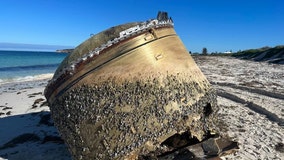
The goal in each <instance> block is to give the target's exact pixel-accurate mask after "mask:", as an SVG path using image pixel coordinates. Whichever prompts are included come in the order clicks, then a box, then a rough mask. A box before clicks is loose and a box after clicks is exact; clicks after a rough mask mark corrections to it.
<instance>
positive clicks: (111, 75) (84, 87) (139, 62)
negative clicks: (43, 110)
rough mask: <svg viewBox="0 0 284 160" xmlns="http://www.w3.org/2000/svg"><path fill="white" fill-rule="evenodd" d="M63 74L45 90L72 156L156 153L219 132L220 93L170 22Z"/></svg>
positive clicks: (126, 156) (122, 156)
mask: <svg viewBox="0 0 284 160" xmlns="http://www.w3.org/2000/svg"><path fill="white" fill-rule="evenodd" d="M114 30H115V28H114ZM105 41H106V40H105ZM81 47H82V46H81ZM83 47H84V46H83ZM77 50H84V49H81V48H80V47H79V48H78V49H77ZM74 54H75V53H74ZM78 55H79V54H78ZM70 57H72V55H70V56H69V57H68V58H70ZM68 58H67V60H65V62H69V61H70V62H71V61H74V58H73V60H68ZM66 64H67V63H65V65H66ZM68 65H70V64H68ZM62 66H63V67H64V65H62ZM62 66H61V67H62ZM57 74H58V73H57ZM62 75H63V78H62ZM62 75H61V77H60V78H58V79H56V80H55V81H54V83H52V84H51V85H49V86H48V87H47V92H46V93H47V94H46V95H47V98H48V102H49V104H50V109H51V113H52V117H53V118H54V122H55V125H56V126H57V127H58V129H59V131H60V133H61V135H62V137H63V139H64V140H65V142H66V143H67V145H68V147H69V150H70V152H71V153H72V155H73V158H74V159H139V158H140V159H141V158H142V159H143V157H144V158H145V157H151V156H153V157H158V156H160V155H162V154H164V153H166V152H169V151H173V150H175V149H176V148H178V147H181V146H182V144H183V143H180V144H178V145H171V144H170V143H171V142H172V140H171V139H173V138H175V137H176V136H177V137H179V136H187V139H188V141H191V140H194V141H202V140H204V139H205V138H206V136H207V135H208V133H209V132H210V131H212V130H214V129H215V126H214V122H215V120H216V112H217V110H218V106H217V102H216V94H215V92H214V90H213V89H212V88H211V87H210V84H209V82H208V81H207V79H206V77H205V76H204V75H203V74H202V72H201V71H200V69H199V68H198V66H197V65H196V63H195V62H194V60H193V59H192V57H191V56H190V55H189V53H188V51H187V50H186V48H185V46H184V45H183V43H182V42H181V40H180V38H179V37H178V36H177V34H176V32H175V31H174V29H173V27H171V26H166V27H160V28H155V27H153V28H150V29H148V30H147V31H144V32H141V33H139V34H135V35H132V36H129V37H128V38H126V39H124V40H122V41H120V42H119V43H116V44H114V45H112V46H110V47H107V48H106V49H104V50H102V52H101V53H100V54H99V55H97V56H95V57H94V58H90V59H87V60H86V61H84V62H80V63H79V64H77V65H76V68H75V70H74V73H72V74H66V77H64V76H65V74H62ZM186 143H188V142H186ZM183 145H184V144H183Z"/></svg>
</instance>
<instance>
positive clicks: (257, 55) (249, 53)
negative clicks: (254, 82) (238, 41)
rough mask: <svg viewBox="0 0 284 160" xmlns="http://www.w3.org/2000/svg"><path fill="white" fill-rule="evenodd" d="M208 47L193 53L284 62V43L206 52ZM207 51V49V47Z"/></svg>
mask: <svg viewBox="0 0 284 160" xmlns="http://www.w3.org/2000/svg"><path fill="white" fill-rule="evenodd" d="M205 49H206V48H203V50H202V53H201V54H199V53H193V55H208V56H227V57H235V58H238V59H244V60H252V61H266V62H268V63H277V64H284V45H279V46H275V47H268V46H265V47H261V48H258V49H248V50H243V51H241V50H240V51H238V52H229V53H226V52H225V53H224V52H219V53H218V52H214V53H211V54H204V53H205V51H204V50H205ZM206 53H207V49H206Z"/></svg>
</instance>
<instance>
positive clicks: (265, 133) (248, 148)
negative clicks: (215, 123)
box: [0, 56, 284, 160]
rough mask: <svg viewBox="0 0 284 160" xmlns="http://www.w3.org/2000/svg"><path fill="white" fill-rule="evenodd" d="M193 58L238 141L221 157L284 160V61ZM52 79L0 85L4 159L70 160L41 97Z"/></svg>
mask: <svg viewBox="0 0 284 160" xmlns="http://www.w3.org/2000/svg"><path fill="white" fill-rule="evenodd" d="M194 59H195V61H196V62H197V64H198V65H199V67H200V68H201V70H202V71H203V73H204V74H205V75H206V76H207V78H208V80H209V81H210V82H211V83H212V86H213V87H214V88H216V90H217V93H218V104H219V105H220V106H221V110H220V111H219V112H220V120H221V123H222V124H223V126H224V127H222V129H221V131H222V134H224V135H228V136H229V137H231V138H232V139H233V140H234V141H237V142H238V143H239V147H240V149H239V151H238V152H236V153H235V154H233V155H228V156H225V157H223V159H244V160H247V159H279V160H281V159H284V145H283V144H284V138H283V137H284V121H283V119H284V65H277V64H268V63H265V62H252V61H245V60H238V59H234V58H228V57H205V56H198V57H196V56H194ZM50 78H51V75H50V76H49V77H44V79H38V80H35V81H26V82H18V83H7V84H1V85H0V159H9V160H20V159H21V160H22V159H29V160H38V159H45V160H51V159H63V160H69V159H71V156H70V154H69V152H68V150H67V148H66V146H65V144H64V143H63V141H62V140H61V139H60V136H59V134H58V132H57V130H56V128H55V127H54V126H53V122H52V120H51V119H50V114H49V108H48V106H47V105H46V99H45V98H44V96H43V91H44V88H45V86H46V84H47V81H48V80H49V79H50Z"/></svg>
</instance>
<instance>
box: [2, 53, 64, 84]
mask: <svg viewBox="0 0 284 160" xmlns="http://www.w3.org/2000/svg"><path fill="white" fill-rule="evenodd" d="M66 56H67V54H62V53H56V52H35V51H0V84H3V83H7V82H14V81H15V82H16V81H25V80H33V79H34V78H36V77H37V78H38V77H44V76H46V75H50V74H53V73H54V72H55V70H56V68H57V67H58V66H59V64H60V63H61V62H62V61H63V59H64V58H65V57H66Z"/></svg>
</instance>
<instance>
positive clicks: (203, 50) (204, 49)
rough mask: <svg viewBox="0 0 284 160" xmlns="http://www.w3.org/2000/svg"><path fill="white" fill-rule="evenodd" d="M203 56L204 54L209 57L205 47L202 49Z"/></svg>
mask: <svg viewBox="0 0 284 160" xmlns="http://www.w3.org/2000/svg"><path fill="white" fill-rule="evenodd" d="M202 54H203V55H207V54H208V52H207V48H205V47H204V48H203V49H202Z"/></svg>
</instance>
